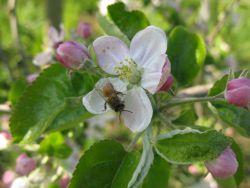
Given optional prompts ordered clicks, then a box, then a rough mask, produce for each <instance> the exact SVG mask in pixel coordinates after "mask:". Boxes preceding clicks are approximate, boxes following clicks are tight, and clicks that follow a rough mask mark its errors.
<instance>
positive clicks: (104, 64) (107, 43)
mask: <svg viewBox="0 0 250 188" xmlns="http://www.w3.org/2000/svg"><path fill="white" fill-rule="evenodd" d="M93 48H94V51H95V53H96V56H97V59H98V63H99V65H100V67H101V68H102V69H103V70H104V71H105V72H107V73H109V74H111V75H117V76H119V77H120V79H122V80H126V81H128V82H129V83H130V84H133V85H138V86H141V87H143V88H144V89H146V90H148V91H149V92H150V93H152V94H154V93H156V92H157V89H158V86H159V84H161V83H160V80H161V79H162V74H163V72H164V70H163V68H164V64H165V62H166V61H167V55H166V50H167V38H166V35H165V33H164V31H162V30H161V29H160V28H157V27H155V26H149V27H147V28H145V29H143V30H141V31H139V32H138V33H136V34H135V36H134V37H133V39H132V41H131V44H130V49H129V48H128V47H127V45H126V44H125V43H124V42H123V41H121V40H120V39H118V38H116V37H113V36H102V37H99V38H97V39H96V40H95V41H94V42H93ZM168 69H169V70H167V72H168V74H170V63H169V64H168ZM164 77H165V79H166V78H167V77H168V75H167V74H166V75H164Z"/></svg>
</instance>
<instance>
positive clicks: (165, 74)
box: [158, 58, 173, 91]
mask: <svg viewBox="0 0 250 188" xmlns="http://www.w3.org/2000/svg"><path fill="white" fill-rule="evenodd" d="M172 84H173V76H172V75H171V64H170V61H169V59H168V58H166V61H165V64H164V66H163V68H162V76H161V80H160V83H159V85H158V91H167V90H168V89H169V88H170V87H171V86H172Z"/></svg>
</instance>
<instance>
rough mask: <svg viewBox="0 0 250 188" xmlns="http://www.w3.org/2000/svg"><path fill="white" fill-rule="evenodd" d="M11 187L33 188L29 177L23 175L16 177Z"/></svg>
mask: <svg viewBox="0 0 250 188" xmlns="http://www.w3.org/2000/svg"><path fill="white" fill-rule="evenodd" d="M10 188H31V184H30V182H29V180H28V178H27V177H26V176H23V177H19V178H17V179H15V180H14V181H13V183H12V184H11V187H10Z"/></svg>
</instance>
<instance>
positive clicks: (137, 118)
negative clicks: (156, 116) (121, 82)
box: [122, 87, 153, 132]
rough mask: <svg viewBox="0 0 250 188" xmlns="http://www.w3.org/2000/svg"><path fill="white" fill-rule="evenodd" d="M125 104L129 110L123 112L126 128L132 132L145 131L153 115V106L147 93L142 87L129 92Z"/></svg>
mask: <svg viewBox="0 0 250 188" xmlns="http://www.w3.org/2000/svg"><path fill="white" fill-rule="evenodd" d="M124 102H125V110H127V111H123V112H122V117H123V119H124V124H125V126H126V127H128V128H129V129H130V130H131V131H132V132H142V131H143V130H145V129H146V128H147V127H148V126H149V124H150V122H151V119H152V115H153V109H152V105H151V102H150V100H149V98H148V96H147V94H146V93H145V91H144V90H143V89H142V88H140V87H135V88H133V89H131V90H129V91H128V93H127V95H126V96H125V101H124Z"/></svg>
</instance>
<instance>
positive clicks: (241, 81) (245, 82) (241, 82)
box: [227, 77, 250, 90]
mask: <svg viewBox="0 0 250 188" xmlns="http://www.w3.org/2000/svg"><path fill="white" fill-rule="evenodd" d="M242 86H247V87H250V79H248V78H245V77H242V78H238V79H233V80H230V81H229V82H228V83H227V90H232V89H237V88H239V87H242Z"/></svg>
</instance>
